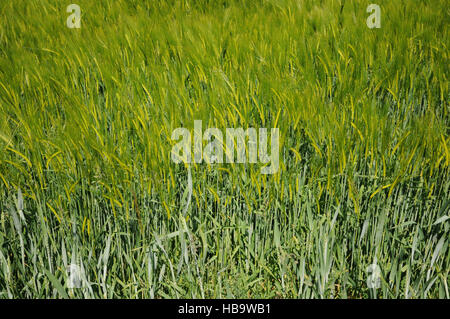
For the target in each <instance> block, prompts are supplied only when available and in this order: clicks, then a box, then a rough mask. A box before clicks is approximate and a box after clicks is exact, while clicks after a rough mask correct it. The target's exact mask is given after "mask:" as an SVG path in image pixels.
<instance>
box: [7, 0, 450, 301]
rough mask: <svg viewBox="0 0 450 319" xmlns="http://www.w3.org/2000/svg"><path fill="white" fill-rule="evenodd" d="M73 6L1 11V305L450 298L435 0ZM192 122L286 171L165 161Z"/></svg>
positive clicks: (444, 5)
mask: <svg viewBox="0 0 450 319" xmlns="http://www.w3.org/2000/svg"><path fill="white" fill-rule="evenodd" d="M374 1H375V0H374ZM76 3H77V4H78V5H79V6H80V7H81V11H82V17H81V28H79V29H70V28H68V27H67V26H66V19H67V17H68V16H69V15H70V13H67V12H66V7H67V5H69V4H70V2H68V3H65V2H64V1H56V0H27V1H2V2H1V3H0V17H1V18H0V214H1V216H0V297H2V298H13V297H14V298H17V297H23V298H44V297H47V298H48V297H56V298H60V297H71V296H73V297H95V298H118V297H126V298H167V297H171V298H176V297H185V298H191V297H196V298H204V297H205V298H211V297H216V298H225V297H240V298H246V297H250V298H256V297H259V298H278V297H293V298H298V297H302V298H373V297H377V298H381V297H382V298H438V297H440V298H449V295H450V293H449V287H448V274H449V254H448V244H449V240H448V234H449V227H450V221H449V220H448V219H449V210H450V205H449V197H450V196H449V186H450V179H449V162H450V153H449V147H450V146H449V141H450V138H449V111H450V108H449V104H448V98H449V90H448V89H449V87H448V86H449V81H448V77H449V69H448V65H449V45H450V41H449V34H448V21H450V17H449V10H448V2H447V1H445V0H442V1H439V0H431V1H424V0H417V1H384V0H383V1H381V0H379V1H377V3H378V4H379V5H380V7H381V9H382V11H381V19H382V20H381V21H382V26H381V28H379V29H369V28H368V27H367V26H366V19H367V17H368V16H369V13H367V12H366V8H367V5H368V4H369V3H370V2H367V1H357V0H347V1H345V0H341V1H339V0H323V1H312V0H304V1H294V0H266V1H263V0H260V1H226V0H225V1H213V0H211V1H207V0H202V1H194V0H192V1H188V0H183V1H137V0H119V1H107V0H101V1H87V0H77V2H76ZM194 120H202V121H203V125H204V126H205V127H217V128H220V129H224V128H227V127H243V128H247V127H256V128H258V127H267V128H272V127H278V128H279V130H280V170H279V172H278V173H277V174H274V175H262V174H261V173H260V168H261V164H227V163H224V164H213V165H208V164H205V163H202V164H195V165H194V164H191V165H189V166H188V165H183V164H178V165H177V164H174V163H173V162H172V161H171V160H170V151H171V148H172V146H173V145H174V143H175V141H172V140H171V133H172V131H173V130H174V129H175V128H177V127H182V126H183V127H188V128H190V129H192V127H193V123H194ZM189 182H191V183H192V194H190V192H189V191H188V188H187V185H188V184H189ZM190 195H192V196H190ZM69 264H76V265H79V266H80V267H81V268H82V269H83V271H84V272H85V275H86V279H87V283H85V287H84V288H80V289H70V288H68V287H67V271H66V270H67V267H68V266H69ZM371 264H376V265H377V266H378V267H379V269H380V270H381V274H380V276H381V282H380V287H379V289H375V288H369V287H368V286H367V278H368V277H369V276H371V273H370V271H368V267H369V265H371Z"/></svg>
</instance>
